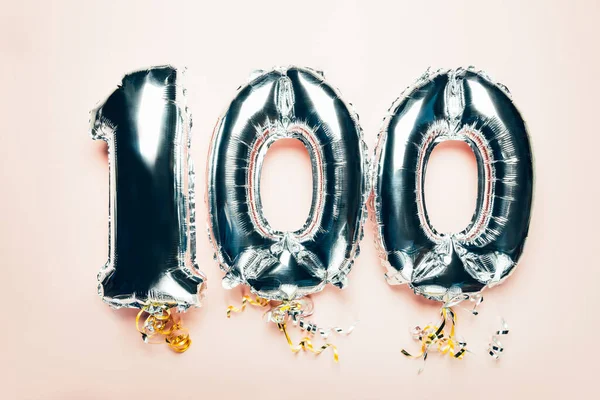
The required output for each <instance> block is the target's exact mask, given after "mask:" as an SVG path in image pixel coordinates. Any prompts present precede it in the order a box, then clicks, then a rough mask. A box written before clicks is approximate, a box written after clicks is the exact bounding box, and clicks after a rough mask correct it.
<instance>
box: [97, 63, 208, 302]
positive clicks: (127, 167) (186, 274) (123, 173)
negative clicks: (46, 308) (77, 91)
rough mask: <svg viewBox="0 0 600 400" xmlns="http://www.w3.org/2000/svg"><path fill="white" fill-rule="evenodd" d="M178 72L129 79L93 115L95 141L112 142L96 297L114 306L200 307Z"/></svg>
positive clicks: (186, 124)
mask: <svg viewBox="0 0 600 400" xmlns="http://www.w3.org/2000/svg"><path fill="white" fill-rule="evenodd" d="M180 74H181V72H180V71H178V70H176V69H174V68H173V67H170V66H162V67H154V68H150V69H146V70H141V71H137V72H133V73H130V74H127V75H125V77H124V78H123V81H122V83H121V85H120V86H119V87H117V89H116V90H115V91H114V92H113V93H112V94H111V95H110V96H109V97H108V98H107V99H106V100H105V101H104V102H102V103H101V104H100V105H98V106H97V108H96V109H94V110H93V111H92V112H91V118H90V123H91V135H92V138H94V139H102V140H104V141H106V142H107V143H108V152H109V170H110V173H109V175H110V178H109V182H110V185H109V251H108V261H107V263H106V265H105V266H104V268H102V270H101V271H100V273H99V274H98V281H99V285H98V291H99V294H100V296H101V297H102V299H103V300H104V301H105V302H107V303H108V304H110V305H111V306H112V307H115V308H119V307H136V308H142V307H147V306H148V305H155V304H159V305H162V306H167V307H173V306H177V307H178V309H179V310H180V311H182V310H185V309H187V308H188V307H189V306H198V305H200V298H201V291H202V289H203V288H204V286H205V284H204V282H205V278H204V275H203V274H202V273H201V272H200V271H199V269H198V267H197V264H196V253H195V251H196V250H195V249H196V243H195V237H196V229H195V215H194V198H195V194H194V193H195V192H194V173H193V166H192V160H191V159H190V156H189V146H190V128H191V120H190V116H189V114H188V112H187V108H186V106H185V95H184V90H183V88H182V86H181V83H180V79H181V76H180Z"/></svg>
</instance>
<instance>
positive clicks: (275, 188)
mask: <svg viewBox="0 0 600 400" xmlns="http://www.w3.org/2000/svg"><path fill="white" fill-rule="evenodd" d="M260 177H261V178H260V179H261V187H260V203H261V204H262V212H263V215H264V217H265V219H266V220H267V221H268V223H269V225H270V226H271V228H272V229H274V230H277V231H281V232H294V231H298V230H300V229H302V226H303V225H304V224H305V223H306V221H307V219H308V216H309V212H310V207H311V201H312V196H313V178H312V169H311V162H310V155H309V154H308V150H307V149H306V147H305V145H304V143H302V141H300V140H298V139H295V138H294V139H292V138H290V139H280V140H277V141H276V142H274V143H273V144H272V145H271V146H270V147H269V149H268V151H267V153H266V156H265V159H264V162H263V165H262V168H261V171H260Z"/></svg>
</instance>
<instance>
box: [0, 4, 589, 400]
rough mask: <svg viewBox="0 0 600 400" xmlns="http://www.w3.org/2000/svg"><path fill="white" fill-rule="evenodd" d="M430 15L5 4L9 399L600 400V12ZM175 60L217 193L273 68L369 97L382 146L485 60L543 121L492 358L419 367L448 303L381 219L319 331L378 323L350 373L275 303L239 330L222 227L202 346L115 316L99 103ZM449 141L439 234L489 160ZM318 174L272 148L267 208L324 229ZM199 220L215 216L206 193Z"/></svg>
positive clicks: (365, 7) (361, 339) (0, 99)
mask: <svg viewBox="0 0 600 400" xmlns="http://www.w3.org/2000/svg"><path fill="white" fill-rule="evenodd" d="M119 3H126V4H119ZM176 3H177V4H176ZM418 3H420V2H415V1H411V2H399V1H397V2H391V1H390V2H384V1H375V0H370V1H366V2H359V1H348V0H344V1H328V2H325V1H296V2H290V1H270V2H258V1H256V2H249V1H247V2H239V3H237V4H234V2H232V1H223V2H211V3H204V2H189V3H185V5H184V4H183V3H182V2H175V1H172V2H166V1H156V2H149V1H138V2H116V1H115V2H112V1H111V2H108V1H87V2H83V1H69V2H66V1H62V2H53V4H51V3H50V2H37V3H33V2H29V1H19V2H16V1H15V2H4V4H3V5H2V6H1V7H0V10H1V11H0V57H1V62H0V88H1V93H0V120H1V121H2V130H1V137H0V165H1V169H0V179H1V181H0V187H1V188H2V189H1V190H2V196H1V200H0V205H1V207H2V221H1V225H0V226H1V228H0V254H1V259H0V268H2V278H1V279H0V287H1V288H2V291H1V294H2V295H1V297H2V299H4V301H5V303H4V304H5V311H4V314H3V323H2V328H1V329H0V335H1V338H2V340H1V341H0V347H1V349H2V350H1V351H0V353H1V357H0V368H1V369H2V371H0V382H1V385H0V387H1V388H2V389H1V390H2V392H3V393H2V395H1V396H0V397H2V398H4V399H13V398H15V399H117V398H140V399H141V398H149V397H150V396H152V397H151V398H173V399H187V398H189V399H200V398H204V399H206V398H242V397H245V398H252V399H261V400H266V399H279V398H287V399H300V398H303V399H306V398H352V399H354V398H357V399H381V398H407V399H438V398H442V397H444V398H450V399H476V398H485V399H516V398H523V399H525V398H531V395H535V396H536V398H552V399H558V398H565V397H567V396H569V397H572V398H590V397H593V396H594V395H593V393H594V392H595V389H594V386H593V382H592V378H593V371H597V365H596V363H597V359H598V351H597V343H596V342H597V338H596V336H597V333H598V330H599V329H600V323H599V322H598V321H599V320H600V318H599V316H598V312H597V307H598V300H599V298H598V297H599V296H598V282H599V280H600V274H599V273H598V268H599V267H600V265H599V264H598V260H597V254H596V252H597V247H598V245H597V243H596V240H597V238H598V233H597V232H598V223H599V222H600V221H599V218H598V211H597V206H598V201H599V198H598V185H597V183H598V176H597V173H598V167H597V158H598V156H597V146H598V145H599V144H600V141H599V139H598V129H597V125H598V123H597V121H596V119H597V117H598V109H597V108H598V101H597V99H598V94H597V93H598V92H599V91H600V85H599V81H598V78H597V75H598V70H599V69H600V58H599V57H598V38H599V32H598V28H597V21H598V18H599V17H600V13H599V11H600V10H599V5H598V3H597V2H592V1H590V2H585V1H573V2H566V1H565V2H559V1H530V2H523V1H511V2H507V1H504V2H499V1H493V2H491V1H488V2H481V1H452V2H443V1H437V2H427V4H425V2H422V3H423V4H418ZM482 3H485V4H482ZM163 63H172V64H176V65H185V66H187V67H188V74H187V78H188V79H187V87H188V93H189V107H190V109H191V111H192V113H193V117H194V140H193V149H192V150H193V158H194V160H195V162H196V165H197V166H198V169H199V172H200V173H198V181H197V182H196V183H197V186H198V187H200V188H204V185H205V182H204V181H203V180H204V176H203V173H202V170H203V168H204V165H205V160H206V158H207V153H208V146H209V138H210V135H211V132H212V129H213V127H214V125H215V122H216V120H217V117H218V115H219V114H220V113H221V112H222V111H223V110H224V107H225V106H226V105H227V104H228V102H229V101H230V99H231V98H232V96H233V95H234V93H235V89H236V88H237V87H238V86H239V85H240V84H242V83H243V82H245V80H246V77H247V75H248V73H249V72H250V71H251V70H252V69H254V68H263V69H267V68H270V67H271V66H274V65H281V64H284V65H285V64H300V65H307V66H312V67H315V68H320V69H323V70H324V71H325V72H326V77H327V78H328V79H329V81H330V82H332V83H333V84H334V85H335V86H336V87H338V88H340V90H341V92H342V94H343V95H344V97H345V98H346V99H347V100H348V101H350V102H352V103H353V104H354V105H355V108H356V110H357V111H358V113H359V114H360V116H361V122H362V127H363V129H364V131H365V137H366V142H367V144H368V145H369V148H370V150H372V149H373V146H374V143H375V136H376V133H377V131H378V130H379V127H380V124H381V120H382V118H383V116H384V115H385V113H386V110H387V109H388V107H389V106H390V104H391V103H392V101H393V100H394V99H395V98H396V97H397V96H398V95H399V94H400V92H401V91H402V90H403V89H404V88H405V87H406V86H407V85H409V84H411V83H412V82H413V81H414V80H415V79H416V78H417V77H418V76H419V75H420V74H421V73H422V72H423V71H424V70H425V68H426V67H428V66H432V67H434V68H439V67H455V66H460V65H470V64H473V65H475V66H477V67H479V68H483V69H485V70H486V71H487V72H488V73H489V74H490V75H491V76H492V77H494V78H495V79H498V80H500V81H501V82H503V83H504V84H506V85H507V86H508V87H509V88H510V89H511V91H512V93H513V96H514V99H515V101H516V103H517V105H518V106H519V108H520V109H521V111H522V112H523V114H524V116H525V118H526V119H527V122H528V126H529V129H530V134H531V138H532V141H533V147H534V152H535V156H536V171H537V182H536V198H535V206H534V214H533V220H532V225H531V231H530V237H529V241H528V243H527V246H526V249H525V254H524V256H523V258H522V260H521V263H520V266H519V268H517V270H516V273H515V274H514V275H513V276H512V277H511V278H510V279H509V280H508V281H507V282H506V283H505V284H503V285H502V286H500V287H497V288H495V289H493V290H490V291H489V292H487V293H486V294H485V302H484V303H483V304H482V306H481V310H480V311H481V314H480V315H479V316H478V317H472V316H470V315H468V314H467V313H466V312H462V311H460V312H459V318H460V320H459V326H458V331H459V334H461V335H462V336H464V337H465V338H466V339H467V340H468V342H469V346H470V348H471V350H472V351H473V352H475V353H476V354H470V355H468V356H467V358H466V359H464V360H462V361H458V360H452V359H449V358H445V357H441V356H440V355H439V354H435V353H434V354H432V355H431V357H430V359H429V361H428V364H427V367H426V370H425V372H424V373H423V374H422V375H421V376H417V374H416V372H417V369H418V367H419V363H418V362H417V361H411V360H407V359H405V358H404V357H403V356H402V355H401V354H400V349H401V348H403V347H405V346H406V347H408V348H409V349H412V350H415V349H416V343H413V342H412V340H411V338H410V336H409V334H408V329H409V328H410V327H412V326H414V325H416V324H425V323H427V322H430V321H436V320H437V316H438V314H437V313H438V308H437V307H438V306H437V305H436V304H435V303H431V302H427V301H424V300H422V299H420V298H417V297H416V296H414V295H413V294H412V292H411V291H410V290H409V289H408V288H406V287H396V288H392V287H389V286H388V285H387V284H386V282H385V281H384V279H383V272H384V271H383V269H382V268H381V267H380V266H379V262H378V260H377V258H376V256H375V251H374V246H373V243H372V241H373V236H372V234H371V229H372V227H371V225H370V224H369V225H368V226H367V234H366V235H365V238H364V240H363V242H362V253H361V255H360V257H359V259H358V261H357V263H356V265H355V268H354V270H353V271H352V273H351V274H350V285H349V287H348V288H347V289H346V290H344V291H339V290H337V289H335V288H327V289H326V290H324V291H323V292H322V293H320V294H318V295H316V296H314V301H315V303H316V306H317V311H316V314H315V318H314V319H315V321H317V322H319V323H321V324H323V325H328V324H339V325H348V324H350V323H352V321H354V320H355V319H358V320H359V321H360V323H359V325H358V327H357V329H356V331H355V332H354V333H353V334H352V335H351V336H350V337H347V338H336V337H334V338H333V342H334V343H335V344H337V345H338V347H339V350H340V356H341V362H340V363H339V364H334V363H333V361H332V359H331V357H330V355H323V356H321V357H318V358H315V357H314V356H312V355H311V354H308V353H302V354H297V355H293V354H291V353H290V351H289V350H288V347H287V344H286V343H285V341H284V338H283V337H282V336H281V335H280V333H279V332H278V331H277V329H276V328H275V327H274V326H270V325H266V324H264V323H263V322H262V320H261V311H259V310H257V309H252V310H248V311H247V312H246V313H245V314H241V315H235V318H232V319H231V320H227V319H226V318H225V308H226V306H227V305H229V304H238V302H239V299H240V296H241V291H239V290H234V291H230V292H228V291H225V290H223V289H222V288H221V283H220V279H221V276H222V274H221V272H220V271H219V269H218V267H217V266H216V265H215V263H214V262H213V260H212V250H211V249H210V247H209V243H208V239H207V238H206V237H205V236H202V235H200V236H199V240H198V254H199V256H198V258H199V262H200V265H201V267H202V269H203V270H204V271H205V272H206V274H207V276H208V279H209V282H208V283H209V289H208V293H207V298H206V300H205V303H204V307H203V308H201V309H197V310H193V311H192V312H190V313H188V314H187V315H186V316H185V322H186V325H187V326H188V327H189V328H190V330H191V334H192V338H193V340H194V343H193V345H192V348H191V349H190V350H189V351H188V352H187V353H185V354H183V355H177V354H174V353H172V352H170V351H169V350H168V349H167V348H166V347H163V346H148V345H144V344H143V343H142V342H141V340H140V338H139V334H138V333H137V332H136V331H135V329H134V322H133V320H134V316H135V311H132V310H121V311H113V310H111V309H109V307H108V306H106V305H105V304H103V303H102V302H101V301H100V299H99V298H98V297H97V295H96V273H97V272H98V270H99V268H100V266H101V265H102V264H103V263H104V262H105V260H106V254H107V205H108V181H107V176H108V166H107V163H106V158H105V155H104V145H103V143H100V142H93V141H92V140H91V139H90V137H89V136H88V133H87V130H88V112H89V110H90V109H91V108H92V107H93V106H94V105H95V104H96V102H97V101H99V100H101V99H102V98H103V97H104V96H105V95H106V94H108V93H109V92H110V91H112V90H113V88H114V87H115V85H116V84H117V83H118V82H119V81H120V79H121V76H122V75H123V74H124V73H126V72H128V71H131V70H133V69H137V68H140V67H143V66H150V65H156V64H163ZM444 147H445V149H443V150H441V151H436V153H435V155H434V156H433V158H432V161H431V164H430V168H429V173H428V178H427V180H428V181H427V188H426V190H427V200H428V206H429V209H430V211H431V214H432V218H433V223H434V224H435V225H436V226H437V227H439V228H440V229H442V230H446V229H454V230H458V229H460V228H462V227H463V226H464V225H465V224H466V223H467V221H468V220H469V218H470V214H471V213H472V211H473V207H474V196H475V179H476V178H475V164H474V160H473V157H472V155H471V153H470V152H469V151H468V150H467V149H466V148H465V147H464V146H460V145H452V144H450V145H445V146H444ZM453 171H454V172H455V173H454V174H451V172H453ZM310 180H311V176H310V171H309V161H308V158H307V156H306V153H305V151H304V150H303V149H302V147H301V146H297V145H294V144H293V143H292V144H289V143H288V144H285V143H283V144H278V145H277V146H275V148H274V149H273V150H272V151H271V152H270V153H269V155H268V160H267V162H266V164H265V171H264V175H263V194H264V195H263V201H264V204H265V208H266V211H265V212H266V214H267V216H268V218H269V219H270V221H271V223H272V224H273V225H275V226H276V227H280V228H284V229H286V228H287V229H294V228H297V227H298V226H299V225H300V224H301V223H302V222H303V221H304V218H305V217H306V213H307V211H308V207H309V201H310ZM202 190H203V189H202ZM197 213H198V215H199V216H203V215H205V214H206V206H205V205H204V203H202V202H201V203H199V204H198V205H197ZM499 315H502V316H504V317H505V318H506V320H507V321H508V323H509V324H510V329H511V333H510V335H509V336H508V337H507V338H505V339H504V340H503V342H504V344H505V345H506V352H505V355H504V357H503V358H502V359H501V360H500V361H499V362H494V361H493V360H492V359H491V358H490V357H489V356H487V355H486V354H485V353H486V351H485V350H486V347H487V343H488V340H489V337H490V335H491V333H492V331H494V330H495V329H497V327H498V316H499ZM293 334H294V335H295V336H296V337H298V335H299V334H298V332H297V331H294V332H293ZM594 375H595V374H594Z"/></svg>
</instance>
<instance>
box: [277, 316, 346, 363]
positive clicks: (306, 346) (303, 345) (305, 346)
mask: <svg viewBox="0 0 600 400" xmlns="http://www.w3.org/2000/svg"><path fill="white" fill-rule="evenodd" d="M277 327H278V328H279V330H280V331H281V332H283V334H284V335H285V338H286V339H287V342H288V345H289V346H290V350H292V352H293V353H297V352H299V351H300V350H304V351H310V352H311V353H313V354H315V355H317V356H318V355H319V354H321V353H322V352H323V351H325V350H327V349H328V348H329V347H331V349H332V350H333V361H335V362H336V363H338V362H340V356H339V353H338V349H337V347H335V346H334V345H333V344H331V343H325V344H323V345H322V346H321V347H320V348H319V349H318V350H315V348H314V346H313V344H312V342H311V341H310V338H309V337H308V336H305V337H304V338H302V340H300V343H298V344H297V345H294V342H292V339H291V338H290V335H289V334H288V332H287V330H286V325H285V322H284V323H283V324H277Z"/></svg>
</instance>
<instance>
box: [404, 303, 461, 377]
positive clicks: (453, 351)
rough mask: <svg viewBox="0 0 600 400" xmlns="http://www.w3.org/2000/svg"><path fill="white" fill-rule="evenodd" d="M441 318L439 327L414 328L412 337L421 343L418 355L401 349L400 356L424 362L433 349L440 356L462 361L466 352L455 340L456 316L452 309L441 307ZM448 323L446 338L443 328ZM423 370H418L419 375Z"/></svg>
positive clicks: (458, 341) (431, 325) (459, 342)
mask: <svg viewBox="0 0 600 400" xmlns="http://www.w3.org/2000/svg"><path fill="white" fill-rule="evenodd" d="M441 317H442V319H441V321H440V323H439V325H433V324H430V325H427V326H426V327H425V328H423V329H421V328H420V327H416V328H415V330H414V335H413V336H414V337H415V339H417V340H419V341H420V342H421V353H420V354H418V355H411V354H410V353H409V352H408V351H406V350H404V349H402V354H404V355H405V356H406V357H409V358H414V359H419V358H421V359H423V362H425V361H426V360H427V355H428V353H429V351H430V349H431V348H432V347H433V348H436V349H437V351H438V352H440V353H442V354H448V355H450V356H452V357H454V358H457V359H459V360H460V359H462V358H463V357H464V356H465V354H466V352H467V349H466V346H467V344H466V343H465V342H462V341H460V340H458V339H457V338H456V333H455V331H456V321H457V318H456V314H455V313H454V311H453V310H452V308H450V307H442V310H441ZM448 323H450V334H449V335H448V336H446V334H445V328H446V325H447V324H448ZM423 368H424V367H421V368H420V369H419V373H421V372H422V371H423Z"/></svg>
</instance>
